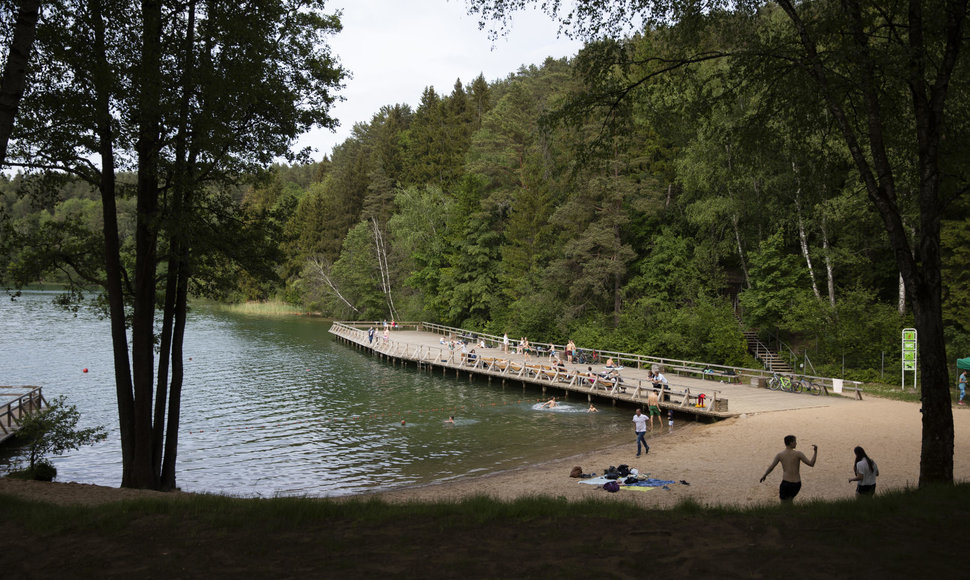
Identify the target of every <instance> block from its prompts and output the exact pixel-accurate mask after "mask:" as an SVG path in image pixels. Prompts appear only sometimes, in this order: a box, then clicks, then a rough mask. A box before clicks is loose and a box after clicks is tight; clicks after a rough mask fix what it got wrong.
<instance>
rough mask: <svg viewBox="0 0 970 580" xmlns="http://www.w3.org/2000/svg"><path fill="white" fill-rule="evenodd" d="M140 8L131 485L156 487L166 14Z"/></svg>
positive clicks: (147, 4)
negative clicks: (157, 275)
mask: <svg viewBox="0 0 970 580" xmlns="http://www.w3.org/2000/svg"><path fill="white" fill-rule="evenodd" d="M141 8H142V19H143V21H142V26H143V29H142V36H141V39H142V46H141V49H142V55H141V62H140V67H141V70H140V71H139V85H140V86H141V93H140V94H139V99H138V111H137V112H136V113H135V114H136V117H137V119H138V141H137V143H136V145H135V149H136V152H137V158H138V179H137V188H138V202H137V209H138V217H137V221H136V224H135V291H134V306H133V314H132V325H131V350H132V370H133V384H134V390H135V400H134V416H135V430H134V442H133V446H134V461H133V464H132V473H131V481H130V486H131V487H137V488H156V487H157V485H158V483H157V480H156V478H155V476H154V470H153V469H152V401H153V395H154V390H155V389H154V385H155V372H154V368H155V342H154V338H155V337H154V332H155V292H156V286H155V273H156V268H157V254H158V249H157V247H158V246H157V244H158V233H159V223H158V217H159V185H158V175H159V173H158V156H159V141H160V124H161V122H160V120H161V107H160V102H161V84H160V75H159V74H158V71H159V70H160V69H161V32H162V14H161V12H162V11H161V5H160V3H159V2H155V1H150V0H146V1H143V2H142V4H141Z"/></svg>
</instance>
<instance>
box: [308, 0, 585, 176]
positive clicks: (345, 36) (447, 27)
mask: <svg viewBox="0 0 970 580" xmlns="http://www.w3.org/2000/svg"><path fill="white" fill-rule="evenodd" d="M336 10H342V11H343V15H342V18H341V22H342V24H343V30H342V31H341V32H340V33H338V34H337V35H335V36H333V37H331V39H330V46H331V50H332V51H333V54H334V55H336V56H337V58H338V59H339V60H340V63H341V65H342V66H343V67H344V68H346V69H349V70H350V72H351V73H352V74H353V78H351V79H349V80H348V81H347V82H346V88H344V89H343V90H341V91H340V94H341V95H342V96H343V97H344V98H345V99H346V100H345V101H343V102H340V103H337V104H336V105H335V106H334V107H333V109H332V111H331V114H332V116H334V117H335V118H337V119H338V120H339V121H340V127H338V128H337V130H336V132H335V133H331V132H330V131H329V130H327V129H316V130H313V131H312V132H310V133H308V134H306V135H304V136H303V137H302V138H301V139H300V140H299V141H298V143H297V148H298V149H299V148H303V147H308V146H309V147H313V148H314V149H316V150H317V151H316V152H315V153H314V154H313V159H316V160H319V159H321V158H322V157H323V156H324V155H329V154H330V152H331V150H332V149H333V147H334V145H338V144H340V143H342V142H343V141H345V140H346V139H347V138H348V137H349V136H350V131H351V130H352V129H353V127H354V124H355V123H361V122H364V123H366V122H370V120H371V118H372V117H373V116H374V114H375V113H377V111H378V110H380V108H381V107H382V106H384V105H393V104H398V103H401V104H408V105H410V106H411V108H412V109H414V108H417V106H418V104H419V103H420V101H421V93H422V92H423V91H424V89H425V87H428V86H433V87H434V89H435V91H437V92H438V94H439V95H447V94H450V93H451V90H452V88H453V87H454V85H455V81H456V80H458V79H461V82H462V84H463V85H466V86H467V85H468V84H469V83H471V81H472V80H474V79H475V77H477V76H478V75H479V74H483V75H484V76H485V80H486V81H488V82H492V81H495V80H498V79H503V78H505V77H507V76H508V75H509V74H512V73H514V72H516V71H517V70H518V69H519V67H521V66H523V65H526V66H527V65H531V64H536V65H538V64H541V63H542V62H543V61H545V59H546V58H547V57H550V56H551V57H553V58H562V57H572V56H575V55H576V53H577V52H579V49H580V47H581V43H579V42H578V41H573V40H569V39H568V38H566V37H565V36H560V35H558V34H557V32H558V25H557V24H556V23H555V22H553V21H552V20H551V19H550V18H549V17H548V16H546V15H544V14H542V13H539V12H519V13H516V14H515V15H514V16H513V19H512V25H511V28H510V30H509V31H508V34H507V35H506V36H504V37H500V38H498V39H497V40H495V41H492V40H490V39H489V35H488V31H487V30H479V29H478V17H477V15H475V16H473V15H469V14H468V13H467V7H466V2H465V0H333V1H331V2H327V5H326V12H328V13H331V12H334V11H336Z"/></svg>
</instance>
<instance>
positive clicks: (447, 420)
mask: <svg viewBox="0 0 970 580" xmlns="http://www.w3.org/2000/svg"><path fill="white" fill-rule="evenodd" d="M445 423H451V424H452V425H454V424H455V416H454V415H451V416H449V417H448V418H447V419H445Z"/></svg>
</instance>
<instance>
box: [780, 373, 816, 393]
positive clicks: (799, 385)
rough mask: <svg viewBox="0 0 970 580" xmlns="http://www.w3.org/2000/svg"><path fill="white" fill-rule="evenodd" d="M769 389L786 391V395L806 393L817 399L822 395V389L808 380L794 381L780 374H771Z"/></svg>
mask: <svg viewBox="0 0 970 580" xmlns="http://www.w3.org/2000/svg"><path fill="white" fill-rule="evenodd" d="M768 388H769V389H771V390H773V391H785V392H786V393H801V392H802V391H804V392H806V393H808V394H809V395H814V396H816V397H817V396H819V395H821V394H822V387H820V386H818V385H816V384H815V383H813V382H812V381H810V380H808V379H806V378H801V379H792V378H791V377H788V376H785V375H779V374H778V373H771V378H770V379H768Z"/></svg>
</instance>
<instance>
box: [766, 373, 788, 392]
mask: <svg viewBox="0 0 970 580" xmlns="http://www.w3.org/2000/svg"><path fill="white" fill-rule="evenodd" d="M768 388H769V389H771V390H772V391H785V392H787V393H791V392H792V388H793V387H792V381H791V377H786V376H784V375H779V374H778V373H771V378H770V379H768Z"/></svg>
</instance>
